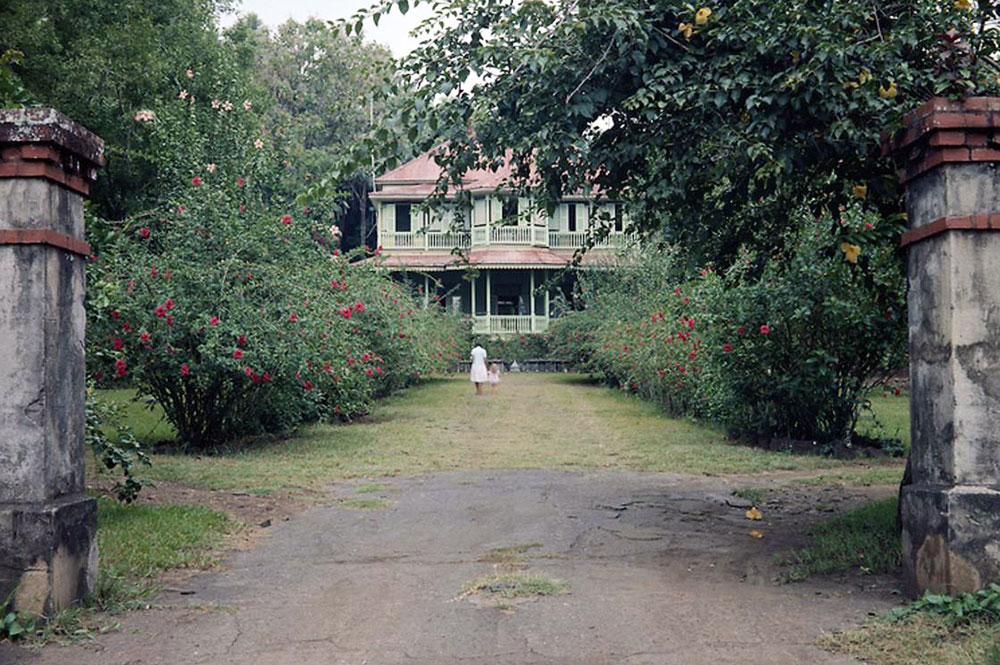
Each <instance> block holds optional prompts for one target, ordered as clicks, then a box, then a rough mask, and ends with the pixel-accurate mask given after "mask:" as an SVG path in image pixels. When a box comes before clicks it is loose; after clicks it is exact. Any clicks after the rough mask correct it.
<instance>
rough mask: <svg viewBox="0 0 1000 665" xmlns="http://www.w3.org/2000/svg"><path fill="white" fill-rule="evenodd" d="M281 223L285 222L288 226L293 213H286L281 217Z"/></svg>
mask: <svg viewBox="0 0 1000 665" xmlns="http://www.w3.org/2000/svg"><path fill="white" fill-rule="evenodd" d="M281 223H282V224H284V225H285V226H288V225H289V224H291V223H292V216H291V215H284V216H283V217H282V218H281Z"/></svg>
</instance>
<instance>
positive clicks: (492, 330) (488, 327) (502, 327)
mask: <svg viewBox="0 0 1000 665" xmlns="http://www.w3.org/2000/svg"><path fill="white" fill-rule="evenodd" d="M548 329H549V317H548V316H537V315H536V316H531V315H503V314H487V315H483V316H474V317H472V332H473V333H475V334H477V335H508V334H520V335H529V334H532V333H543V332H546V331H547V330H548Z"/></svg>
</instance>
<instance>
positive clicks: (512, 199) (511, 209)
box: [502, 196, 517, 222]
mask: <svg viewBox="0 0 1000 665" xmlns="http://www.w3.org/2000/svg"><path fill="white" fill-rule="evenodd" d="M502 214H503V220H504V221H505V222H508V221H510V220H512V219H515V218H517V197H516V196H508V197H507V198H505V199H504V200H503V213H502Z"/></svg>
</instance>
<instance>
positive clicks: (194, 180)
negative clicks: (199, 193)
mask: <svg viewBox="0 0 1000 665" xmlns="http://www.w3.org/2000/svg"><path fill="white" fill-rule="evenodd" d="M191 184H192V185H194V186H195V187H198V186H199V185H201V178H200V177H199V176H195V177H193V178H191Z"/></svg>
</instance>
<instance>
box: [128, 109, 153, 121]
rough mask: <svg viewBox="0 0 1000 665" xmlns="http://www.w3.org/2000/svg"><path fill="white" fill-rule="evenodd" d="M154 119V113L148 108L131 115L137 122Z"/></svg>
mask: <svg viewBox="0 0 1000 665" xmlns="http://www.w3.org/2000/svg"><path fill="white" fill-rule="evenodd" d="M155 119H156V115H155V114H154V113H153V112H152V111H150V110H148V109H143V110H141V111H139V112H137V113H136V114H135V116H133V120H137V121H139V122H153V120H155Z"/></svg>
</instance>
